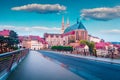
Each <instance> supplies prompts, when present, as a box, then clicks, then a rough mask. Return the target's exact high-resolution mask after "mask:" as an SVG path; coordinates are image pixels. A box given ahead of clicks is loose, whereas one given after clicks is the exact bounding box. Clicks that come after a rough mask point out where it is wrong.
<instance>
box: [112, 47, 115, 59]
mask: <svg viewBox="0 0 120 80" xmlns="http://www.w3.org/2000/svg"><path fill="white" fill-rule="evenodd" d="M114 52H115V48H114V47H112V49H111V58H112V59H113V58H114Z"/></svg>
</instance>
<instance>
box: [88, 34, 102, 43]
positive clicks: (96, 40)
mask: <svg viewBox="0 0 120 80" xmlns="http://www.w3.org/2000/svg"><path fill="white" fill-rule="evenodd" d="M88 41H90V42H91V41H93V42H100V41H101V39H100V38H98V37H95V36H92V35H88Z"/></svg>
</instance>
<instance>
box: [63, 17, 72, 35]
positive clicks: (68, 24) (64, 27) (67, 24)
mask: <svg viewBox="0 0 120 80" xmlns="http://www.w3.org/2000/svg"><path fill="white" fill-rule="evenodd" d="M68 26H70V21H69V18H67V23H66V26H65V23H64V16H63V17H62V33H64V30H65V29H66V28H67V27H68Z"/></svg>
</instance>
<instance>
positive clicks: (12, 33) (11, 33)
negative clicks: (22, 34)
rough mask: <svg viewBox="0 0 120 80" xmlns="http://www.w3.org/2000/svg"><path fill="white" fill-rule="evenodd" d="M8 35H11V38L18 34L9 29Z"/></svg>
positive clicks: (16, 36)
mask: <svg viewBox="0 0 120 80" xmlns="http://www.w3.org/2000/svg"><path fill="white" fill-rule="evenodd" d="M9 37H11V38H18V34H17V33H16V32H15V31H13V30H11V31H10V34H9Z"/></svg>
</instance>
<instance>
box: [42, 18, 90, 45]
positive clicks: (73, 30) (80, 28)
mask: <svg viewBox="0 0 120 80" xmlns="http://www.w3.org/2000/svg"><path fill="white" fill-rule="evenodd" d="M52 35H53V36H52ZM44 38H45V40H46V42H48V45H49V46H53V45H54V46H57V45H69V44H70V43H79V41H80V40H88V32H87V29H86V28H85V26H84V25H83V24H82V22H80V21H78V20H77V21H76V23H75V24H73V25H70V23H69V19H67V24H66V25H65V23H64V17H62V27H61V34H49V33H45V34H44Z"/></svg>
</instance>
